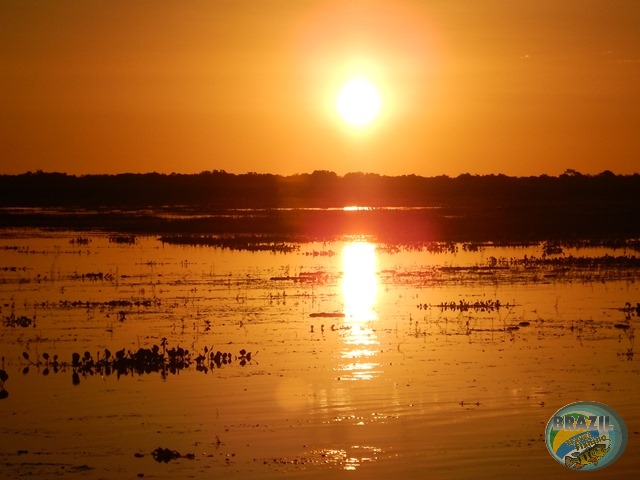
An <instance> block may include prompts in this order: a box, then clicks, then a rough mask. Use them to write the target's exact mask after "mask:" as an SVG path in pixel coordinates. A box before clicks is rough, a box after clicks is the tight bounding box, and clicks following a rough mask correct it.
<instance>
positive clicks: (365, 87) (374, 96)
mask: <svg viewBox="0 0 640 480" xmlns="http://www.w3.org/2000/svg"><path fill="white" fill-rule="evenodd" d="M381 106H382V101H381V99H380V93H379V91H378V88H377V87H376V86H375V85H374V84H373V83H372V82H371V81H370V80H368V79H366V78H363V77H356V78H352V79H350V80H348V81H347V82H346V83H345V84H344V85H343V86H342V88H340V91H339V92H338V96H337V97H336V107H337V109H338V113H339V114H340V117H341V118H342V119H343V120H344V121H345V122H346V123H347V124H349V125H351V126H352V127H364V126H366V125H369V124H370V123H371V122H373V121H374V120H375V119H376V118H377V117H378V115H379V114H380V109H381Z"/></svg>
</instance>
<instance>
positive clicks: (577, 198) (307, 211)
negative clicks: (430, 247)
mask: <svg viewBox="0 0 640 480" xmlns="http://www.w3.org/2000/svg"><path fill="white" fill-rule="evenodd" d="M638 191H640V175H638V174H634V175H624V176H623V175H614V174H612V173H611V172H603V173H602V174H599V175H595V176H590V175H581V174H579V173H577V172H570V173H568V174H563V175H560V176H559V177H549V176H540V177H507V176H504V175H485V176H473V175H461V176H458V177H455V178H449V177H430V178H426V177H418V176H415V175H409V176H401V177H385V176H380V175H374V174H361V173H356V174H347V175H345V176H338V175H336V174H334V173H332V172H325V171H321V172H314V173H312V174H303V175H294V176H289V177H283V176H278V175H267V174H265V175H263V174H251V173H249V174H243V175H234V174H229V173H226V172H221V171H216V172H203V173H201V174H197V175H163V174H123V175H91V176H82V177H76V176H69V175H65V174H60V173H41V172H39V173H27V174H23V175H2V176H0V228H4V229H6V228H22V227H36V228H45V229H69V230H100V231H115V232H128V233H138V234H160V235H162V234H202V235H205V234H234V235H253V234H269V235H276V234H282V235H289V236H307V237H312V238H330V237H335V236H340V235H371V236H373V237H375V238H378V239H380V240H381V241H394V242H395V241H544V240H573V239H610V240H615V239H630V238H640V220H639V219H640V195H638V193H637V192H638ZM353 206H360V207H364V208H345V207H353Z"/></svg>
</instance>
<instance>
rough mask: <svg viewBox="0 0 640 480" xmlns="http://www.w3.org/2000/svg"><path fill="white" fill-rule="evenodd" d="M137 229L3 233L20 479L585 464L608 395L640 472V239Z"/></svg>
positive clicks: (480, 470)
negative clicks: (569, 414) (194, 241)
mask: <svg viewBox="0 0 640 480" xmlns="http://www.w3.org/2000/svg"><path fill="white" fill-rule="evenodd" d="M130 240H131V241H127V239H126V238H118V237H111V238H110V237H109V236H106V235H102V234H94V233H82V234H78V233H77V232H43V231H37V230H5V231H4V232H3V233H2V235H1V236H0V255H1V257H0V258H1V260H0V307H1V311H0V316H1V318H2V325H1V326H0V355H2V357H3V358H2V366H1V367H0V368H2V369H3V370H4V371H5V372H6V373H7V375H8V378H7V379H6V380H5V381H4V383H3V386H2V391H4V392H5V393H4V394H3V397H5V398H3V399H2V400H0V418H1V422H0V475H1V476H2V477H3V478H22V477H31V476H37V477H38V478H91V479H96V478H101V479H122V478H142V477H144V478H166V479H168V478H172V479H174V478H218V477H224V478H281V477H291V478H299V477H303V478H333V477H335V476H336V475H337V476H345V477H353V478H355V477H358V478H391V477H397V476H398V475H402V476H404V477H405V478H426V477H428V478H439V479H447V478H451V479H453V478H479V477H480V476H482V477H483V478H505V479H506V478H513V477H514V476H515V475H517V476H518V477H519V478H540V477H541V476H542V475H547V476H549V478H564V476H566V475H568V472H566V469H564V468H563V467H562V466H561V465H559V464H558V463H556V462H555V461H554V460H553V459H552V458H551V456H550V455H549V453H548V452H547V449H546V446H545V442H544V438H543V437H544V429H545V426H546V423H547V422H548V420H549V418H550V417H551V416H552V415H553V413H554V412H555V411H556V410H558V409H559V408H560V407H562V406H564V405H566V404H568V403H571V402H575V401H587V400H591V401H598V402H602V403H605V404H608V405H610V406H611V407H613V408H614V409H615V410H617V411H618V413H619V414H620V415H621V416H622V417H623V418H624V420H625V421H626V423H627V426H628V429H629V444H628V447H627V452H626V454H624V455H623V456H622V457H621V458H620V459H619V460H618V461H617V462H616V463H614V464H613V465H611V466H610V467H608V468H606V469H604V470H602V471H598V472H593V473H591V474H590V476H592V477H594V478H638V476H639V475H640V467H638V465H637V462H635V461H634V460H635V459H634V456H635V455H634V453H633V452H638V449H639V448H640V433H639V431H640V407H639V405H640V386H639V385H640V366H639V365H638V362H639V361H640V358H639V357H635V353H636V352H635V346H636V342H635V329H636V326H637V325H638V321H639V319H638V312H637V310H636V308H635V306H636V304H637V303H638V302H640V289H639V288H638V280H639V279H640V269H639V268H638V267H637V262H636V261H635V260H634V258H635V257H636V255H637V254H636V253H634V252H627V251H624V250H621V249H617V250H613V249H609V248H604V247H599V248H590V249H571V248H564V249H563V250H562V251H561V252H554V253H553V254H545V251H544V250H543V246H542V245H529V246H522V247H500V246H495V245H492V244H487V245H475V246H472V247H469V246H465V245H453V246H452V245H448V246H442V247H441V246H438V245H427V246H422V247H420V248H418V247H416V246H415V245H414V246H412V247H411V248H409V247H402V246H398V245H381V244H375V243H372V242H371V241H370V240H369V239H367V238H366V237H358V238H344V239H342V240H340V241H333V242H330V243H304V244H297V245H296V246H295V248H293V249H292V251H290V252H288V253H273V252H270V251H255V252H247V251H236V250H229V249H222V248H214V247H190V246H178V245H170V244H167V243H162V242H161V241H159V240H158V238H157V237H137V238H133V237H132V238H131V239H130ZM627 302H628V303H627ZM154 345H155V349H154ZM85 352H86V353H85ZM141 352H142V353H141ZM143 353H144V355H143ZM74 354H77V356H76V355H74ZM118 362H120V363H118ZM157 449H162V450H164V449H168V450H167V451H166V452H170V453H171V454H168V453H167V454H166V455H164V454H161V450H157ZM205 475H208V477H205Z"/></svg>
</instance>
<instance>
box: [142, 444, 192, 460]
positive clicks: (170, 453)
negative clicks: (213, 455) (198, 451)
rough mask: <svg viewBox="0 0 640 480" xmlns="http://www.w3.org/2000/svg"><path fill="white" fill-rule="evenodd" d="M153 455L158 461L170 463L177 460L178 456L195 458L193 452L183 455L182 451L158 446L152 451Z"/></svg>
mask: <svg viewBox="0 0 640 480" xmlns="http://www.w3.org/2000/svg"><path fill="white" fill-rule="evenodd" d="M151 456H153V459H154V460H155V461H156V462H158V463H169V462H170V461H171V460H176V459H178V458H188V459H189V460H193V459H194V458H195V455H194V454H193V453H187V454H185V455H182V454H181V453H180V452H177V451H175V450H170V449H168V448H162V447H158V448H156V449H155V450H154V451H153V452H151Z"/></svg>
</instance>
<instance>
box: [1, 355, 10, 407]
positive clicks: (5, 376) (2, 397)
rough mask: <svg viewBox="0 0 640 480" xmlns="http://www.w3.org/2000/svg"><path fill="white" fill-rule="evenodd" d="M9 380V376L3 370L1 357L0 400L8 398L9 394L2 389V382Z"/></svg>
mask: <svg viewBox="0 0 640 480" xmlns="http://www.w3.org/2000/svg"><path fill="white" fill-rule="evenodd" d="M8 379H9V375H8V374H7V372H5V370H4V357H2V369H0V400H4V399H5V398H7V397H8V396H9V392H7V391H6V390H5V389H4V382H6V381H7V380H8Z"/></svg>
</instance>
